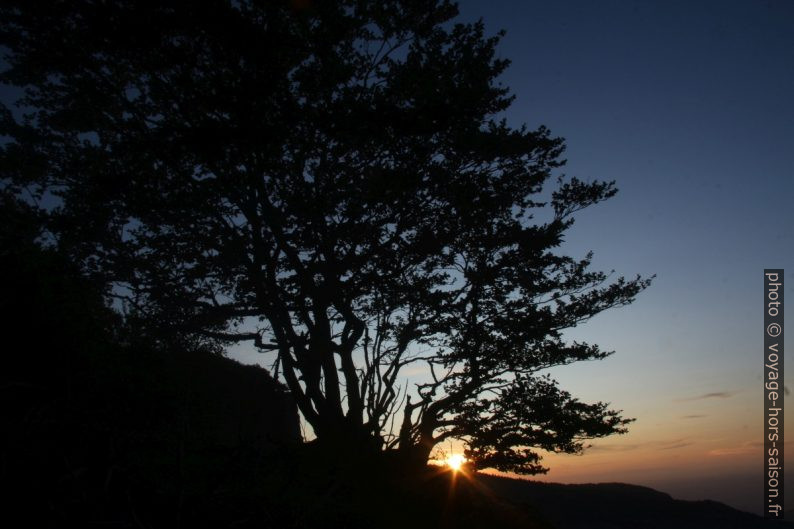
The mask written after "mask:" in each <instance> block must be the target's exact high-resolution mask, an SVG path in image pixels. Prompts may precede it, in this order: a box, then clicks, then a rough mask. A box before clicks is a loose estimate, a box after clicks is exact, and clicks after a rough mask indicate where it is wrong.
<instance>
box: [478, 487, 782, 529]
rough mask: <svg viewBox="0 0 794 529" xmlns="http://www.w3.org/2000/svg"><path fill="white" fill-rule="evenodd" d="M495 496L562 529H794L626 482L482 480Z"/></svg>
mask: <svg viewBox="0 0 794 529" xmlns="http://www.w3.org/2000/svg"><path fill="white" fill-rule="evenodd" d="M478 479H479V480H480V482H481V483H482V484H483V485H484V486H485V487H486V488H487V489H488V490H490V491H491V492H492V493H493V494H495V495H496V496H498V497H500V498H502V499H505V500H508V501H510V502H512V503H514V504H517V505H524V506H525V507H528V508H530V509H532V510H534V511H536V512H539V513H541V515H542V517H543V518H544V519H546V520H547V521H548V522H549V523H551V524H552V525H554V526H556V527H558V528H559V529H624V528H625V529H690V528H691V529H710V528H714V529H718V528H719V529H732V528H735V529H753V528H756V527H757V528H759V529H761V528H766V529H768V528H772V527H779V528H794V523H791V522H777V523H776V522H774V521H769V520H764V519H763V518H761V517H759V516H756V515H754V514H750V513H746V512H742V511H738V510H736V509H733V508H732V507H728V506H727V505H724V504H722V503H718V502H714V501H683V500H675V499H673V498H672V497H671V496H670V495H668V494H665V493H663V492H659V491H656V490H654V489H650V488H647V487H640V486H637V485H627V484H623V483H601V484H584V485H563V484H558V483H544V482H538V481H528V480H518V479H510V478H504V477H498V476H489V475H479V476H478Z"/></svg>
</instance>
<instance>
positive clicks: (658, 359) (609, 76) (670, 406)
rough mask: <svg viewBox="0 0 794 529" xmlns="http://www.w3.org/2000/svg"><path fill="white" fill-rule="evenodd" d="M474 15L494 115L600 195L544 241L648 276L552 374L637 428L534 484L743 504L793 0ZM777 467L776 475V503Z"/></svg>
mask: <svg viewBox="0 0 794 529" xmlns="http://www.w3.org/2000/svg"><path fill="white" fill-rule="evenodd" d="M479 16H482V17H483V18H484V20H485V23H486V27H487V29H488V31H489V32H490V33H494V32H496V31H497V30H498V29H500V28H501V29H505V30H506V31H507V35H506V37H505V38H504V40H503V41H502V44H501V46H500V48H499V49H500V52H501V55H502V56H503V57H504V58H509V59H511V60H512V66H511V67H510V68H509V70H508V71H507V72H506V74H505V75H504V77H503V81H504V83H505V84H506V85H507V86H509V87H511V89H512V90H513V92H514V93H515V95H516V96H517V97H516V101H515V104H514V105H513V107H512V109H511V110H510V111H509V112H508V113H507V115H506V118H507V119H508V120H509V121H510V122H511V123H512V124H515V125H520V124H521V123H527V124H528V125H529V126H532V127H534V126H537V125H540V124H544V125H547V126H548V127H549V128H551V130H552V132H554V133H555V134H557V135H559V136H562V137H564V138H566V140H567V144H568V151H567V153H566V157H567V159H568V165H567V168H566V171H565V172H566V173H567V174H569V175H576V176H579V177H582V178H591V179H592V178H597V179H606V180H611V179H615V180H616V181H617V185H618V187H619V189H620V193H619V194H618V195H617V196H616V197H615V198H614V199H612V200H610V201H608V202H606V203H604V204H601V205H599V206H597V207H595V208H591V209H589V210H586V211H584V212H583V213H582V214H581V215H580V216H579V219H578V221H577V224H576V225H575V226H574V228H573V229H572V230H571V232H570V234H569V237H568V239H567V241H566V245H565V247H564V250H565V251H566V252H567V253H569V254H570V255H580V256H581V255H583V254H584V253H585V252H586V251H587V250H590V249H592V250H594V252H595V261H594V264H595V265H596V267H598V268H599V269H602V270H607V271H608V270H611V269H615V270H616V273H617V274H624V275H627V276H632V275H634V274H636V273H640V274H642V275H652V274H656V275H657V278H656V280H655V282H654V284H653V285H652V286H651V288H650V289H648V290H647V291H645V292H644V293H642V294H641V295H640V296H639V298H638V299H637V301H636V302H635V303H634V304H633V305H631V306H629V307H626V308H621V309H614V310H611V311H609V312H606V313H603V314H601V315H599V316H598V317H596V318H594V319H593V320H591V321H590V322H589V323H588V324H586V325H584V326H582V327H579V328H577V329H575V330H574V331H572V332H570V333H568V336H569V337H571V338H576V339H581V340H587V341H590V342H593V343H597V344H600V345H601V346H602V347H603V348H604V349H611V350H614V351H615V354H614V355H613V356H612V357H610V358H608V359H606V360H604V361H601V362H590V363H584V364H579V365H572V366H567V367H563V368H559V369H557V370H555V371H554V373H553V374H554V376H555V377H556V378H557V379H558V380H559V381H560V383H561V385H562V387H563V388H565V389H567V390H569V391H571V392H572V393H573V394H574V395H576V396H578V397H580V398H582V399H583V400H586V401H598V400H601V401H607V402H610V403H612V405H613V407H615V408H617V409H622V410H624V412H625V415H626V416H629V417H634V418H636V419H637V421H636V422H635V423H634V424H632V425H631V431H630V433H629V434H627V435H624V436H620V437H610V438H606V439H602V440H599V441H595V442H594V443H593V444H594V446H593V448H591V449H590V450H589V451H588V452H587V453H586V454H585V455H583V456H554V455H548V456H547V457H546V458H545V463H546V464H548V465H549V466H550V467H551V471H550V472H549V474H548V475H546V476H544V477H542V478H541V479H545V480H550V481H558V482H606V481H622V482H628V483H635V484H642V485H648V486H652V487H654V488H657V489H659V490H662V491H664V492H668V493H670V494H671V495H673V496H674V497H676V498H683V499H705V498H709V499H715V500H719V501H723V502H726V503H728V504H730V505H733V506H735V507H739V508H742V509H744V510H749V511H754V512H759V513H760V509H761V502H762V495H763V485H762V472H763V466H762V452H763V450H762V424H763V422H762V405H763V403H762V382H761V377H762V369H763V363H762V349H763V336H762V331H763V325H762V322H763V314H762V299H763V291H762V284H763V269H764V268H786V281H787V285H786V294H787V296H788V298H789V299H790V300H794V297H792V295H791V292H792V286H794V208H792V206H791V203H792V200H794V178H793V177H792V176H793V174H794V98H792V94H794V4H793V3H791V2H785V1H782V0H780V1H771V2H761V1H749V0H747V1H743V2H726V1H716V0H715V1H711V2H704V1H696V2H691V1H673V2H630V1H622V2H611V1H599V2H590V1H579V2H553V3H552V2H533V3H532V5H531V7H530V6H529V5H526V6H523V5H520V4H519V3H516V2H508V1H489V2H476V1H467V2H463V3H462V4H461V20H474V19H476V18H477V17H479ZM792 313H794V308H790V309H789V310H788V316H787V318H786V322H787V325H788V327H789V328H791V315H792ZM237 356H238V358H240V359H242V360H244V361H253V360H255V358H256V356H255V355H249V354H244V353H242V352H241V353H238V355H237ZM793 366H794V365H793ZM792 375H794V367H790V368H789V370H788V375H787V376H786V381H787V382H786V383H787V385H788V386H789V387H794V385H793V384H792ZM791 405H792V404H791V403H790V402H789V404H788V406H789V407H790V406H791ZM791 413H792V410H789V412H788V414H787V415H788V417H791ZM787 424H788V425H789V428H788V432H790V433H789V437H790V439H789V443H787V444H789V445H790V443H791V441H792V440H794V428H792V427H791V422H790V421H787ZM788 456H789V457H788V460H789V461H791V460H793V459H794V457H792V456H794V447H791V448H789V449H788ZM792 478H794V466H792V467H791V470H790V471H789V472H788V479H787V481H788V482H789V486H788V487H787V490H788V491H789V493H790V494H789V500H788V502H787V504H788V507H789V508H791V507H792V505H794V495H791V494H792V493H794V481H792Z"/></svg>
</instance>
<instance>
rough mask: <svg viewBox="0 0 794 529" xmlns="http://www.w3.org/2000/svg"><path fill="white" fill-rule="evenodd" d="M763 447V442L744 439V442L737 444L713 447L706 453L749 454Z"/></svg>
mask: <svg viewBox="0 0 794 529" xmlns="http://www.w3.org/2000/svg"><path fill="white" fill-rule="evenodd" d="M762 447H763V443H760V442H758V441H745V442H744V443H742V444H740V445H738V446H728V447H724V448H715V449H714V450H709V451H708V452H707V455H710V456H716V457H721V456H736V455H741V454H751V453H758V452H759V451H761V449H762Z"/></svg>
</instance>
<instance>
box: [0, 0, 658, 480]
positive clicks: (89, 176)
mask: <svg viewBox="0 0 794 529" xmlns="http://www.w3.org/2000/svg"><path fill="white" fill-rule="evenodd" d="M1 9H2V11H0V20H2V22H0V45H2V46H4V47H5V48H6V50H8V53H7V56H6V60H7V63H8V65H9V66H8V68H7V69H6V71H5V72H4V73H3V74H2V81H3V82H5V83H8V84H11V85H16V86H19V87H23V88H24V89H25V96H24V97H23V98H22V99H21V100H20V102H19V104H18V107H19V108H18V109H17V110H16V111H14V112H12V109H11V107H8V108H5V109H4V111H3V112H4V114H3V117H2V130H0V134H2V135H4V136H6V137H7V138H9V140H8V141H7V142H6V143H5V144H4V145H3V146H2V154H1V158H0V159H2V171H3V173H2V178H3V182H4V185H5V187H6V189H7V190H8V191H9V192H12V193H15V194H17V195H18V196H21V197H28V199H29V200H30V199H31V197H32V198H33V199H35V200H37V201H39V203H40V204H41V207H42V210H43V211H44V214H45V216H46V226H47V230H48V233H49V234H50V237H51V240H52V241H55V242H56V243H57V244H58V245H59V246H60V248H61V249H62V251H64V252H68V254H69V255H71V256H72V258H73V259H74V260H75V262H77V263H79V264H80V266H81V267H82V269H83V270H84V271H85V273H87V274H91V275H95V276H96V277H98V278H101V279H102V280H103V281H104V282H105V283H106V284H107V285H108V290H107V293H108V296H109V297H111V298H115V299H116V300H117V301H120V302H122V303H123V306H124V307H125V310H127V311H128V312H131V313H134V314H136V315H137V317H139V318H142V319H143V320H144V321H146V322H147V324H148V326H149V329H148V331H147V332H150V333H152V334H157V333H161V334H162V335H164V336H165V335H168V336H171V337H174V336H177V337H180V338H182V339H193V340H195V339H201V340H207V341H212V342H221V343H235V342H240V341H249V342H250V343H252V344H253V345H254V346H255V347H257V348H258V349H259V350H260V351H261V352H263V353H265V354H267V355H269V357H270V358H271V359H272V360H273V363H272V367H271V371H272V373H273V374H274V375H275V376H277V377H281V379H283V380H284V381H285V383H286V384H287V386H288V387H289V389H290V391H291V392H292V394H293V396H294V398H295V399H296V401H297V404H298V407H299V409H300V411H301V413H302V415H303V417H304V418H305V419H306V421H307V422H308V423H309V424H310V425H311V427H312V428H313V430H314V433H315V434H316V436H317V439H318V441H319V442H320V444H322V445H327V446H331V447H334V448H337V449H338V448H340V447H346V448H347V449H350V450H351V452H360V451H377V450H384V449H396V450H397V451H398V453H399V454H402V455H403V456H404V457H406V458H407V460H408V461H411V462H415V463H418V464H424V462H425V461H426V460H427V458H428V456H429V454H430V452H431V450H432V448H433V446H434V445H435V444H437V443H439V442H440V441H443V440H446V439H449V438H457V439H462V440H464V441H465V442H467V443H468V447H469V451H468V455H469V457H470V458H472V459H473V461H474V463H475V464H476V465H478V466H494V467H497V468H500V469H504V470H515V471H518V472H526V473H534V472H538V471H542V470H543V468H542V467H541V466H540V465H539V463H538V461H539V457H538V455H537V454H536V453H535V452H534V451H533V448H538V447H539V448H543V449H546V450H553V451H565V452H576V451H579V450H581V449H582V446H583V444H582V443H583V440H585V439H589V438H593V437H599V436H604V435H608V434H612V433H622V432H624V431H625V425H626V424H627V423H628V422H629V420H627V419H624V418H622V417H621V416H620V414H619V412H616V411H613V410H610V409H609V408H608V407H607V405H606V404H604V403H596V404H585V403H582V402H579V401H578V400H577V399H575V398H573V397H572V396H571V395H570V394H568V393H566V392H564V391H562V390H560V389H559V388H558V387H557V386H556V384H555V383H554V381H552V380H551V379H549V378H547V377H542V376H540V373H541V372H542V371H543V370H544V369H547V368H549V367H553V366H559V365H565V364H569V363H572V362H575V361H579V360H588V359H600V358H604V357H605V356H607V355H608V354H609V353H608V352H604V351H601V350H600V349H599V348H598V347H597V346H596V345H590V344H585V343H578V342H572V343H567V342H565V341H564V340H563V338H562V335H561V333H562V331H563V330H565V329H568V328H571V327H574V326H576V325H577V324H579V323H581V322H583V321H586V320H587V319H589V318H590V317H592V316H593V315H595V314H598V313H599V312H601V311H603V310H605V309H608V308H611V307H616V306H621V305H625V304H628V303H630V302H631V301H632V300H633V298H634V296H635V295H636V294H637V293H638V292H639V291H641V290H642V289H643V288H645V287H646V286H647V285H648V284H649V280H647V279H642V278H640V277H639V276H638V277H637V278H635V279H631V280H626V279H624V278H622V277H621V278H617V279H614V280H612V281H611V282H610V281H609V278H608V275H607V274H605V273H602V272H597V271H592V270H591V269H590V260H591V256H590V255H587V256H585V257H584V258H582V259H575V258H572V257H569V256H565V255H562V254H560V253H559V252H558V251H557V248H558V247H559V245H560V244H561V243H562V242H563V235H564V233H565V231H566V230H567V229H568V228H569V227H570V226H571V224H572V223H573V215H574V214H575V213H576V212H577V211H579V210H581V209H582V208H585V207H588V206H590V205H593V204H596V203H598V202H600V201H602V200H605V199H607V198H609V197H611V196H613V195H614V193H615V192H616V191H615V188H614V185H613V183H612V182H591V183H587V182H584V181H581V180H578V179H576V178H563V177H559V178H558V179H557V185H556V187H554V188H553V189H551V190H550V189H549V188H548V186H547V185H546V184H548V183H549V181H550V180H551V181H553V180H554V176H553V174H552V173H553V172H554V170H555V169H556V168H558V167H560V166H561V165H562V164H563V163H564V162H563V160H562V159H561V154H562V152H563V149H564V144H563V141H562V140H561V139H559V138H555V137H552V136H551V135H550V133H549V131H548V130H547V129H545V128H543V127H541V128H539V129H537V130H530V129H528V128H527V127H525V126H523V127H520V128H513V127H510V126H509V125H508V124H507V123H506V121H505V120H504V119H502V118H500V116H501V114H502V113H503V112H504V111H505V110H506V109H508V107H509V105H510V103H511V101H512V96H511V95H510V94H509V91H508V89H507V88H505V87H503V86H501V84H500V83H499V82H498V77H499V75H500V74H501V73H502V72H503V71H504V69H505V68H506V67H507V64H508V61H506V60H502V59H498V58H496V55H495V47H496V45H497V42H498V36H497V37H486V36H485V35H484V30H483V24H482V23H481V22H478V23H473V24H455V23H453V22H452V19H453V18H454V16H455V15H456V14H457V10H456V7H455V6H454V4H451V3H449V2H446V1H437V2H411V1H407V0H394V1H382V2H361V1H352V0H349V1H340V2H292V3H287V2H258V1H240V2H196V3H181V2H170V1H166V2H159V3H155V4H151V5H149V4H146V3H140V2H133V1H117V2H108V3H96V2H90V1H75V2H69V3H58V2H52V3H47V2H45V3H28V2H6V3H4V5H3V7H2V8H1ZM541 219H542V220H541ZM417 366H421V367H422V368H423V373H424V375H423V376H422V377H420V378H418V379H415V380H413V381H411V380H409V379H406V377H405V376H404V372H405V371H406V368H410V369H411V370H412V371H414V372H416V369H415V368H416V367H417Z"/></svg>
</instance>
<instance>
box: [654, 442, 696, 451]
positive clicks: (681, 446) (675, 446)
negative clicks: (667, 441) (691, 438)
mask: <svg viewBox="0 0 794 529" xmlns="http://www.w3.org/2000/svg"><path fill="white" fill-rule="evenodd" d="M691 444H692V443H691V442H686V443H675V444H672V445H670V446H662V447H660V448H659V450H675V449H676V448H684V447H685V446H689V445H691Z"/></svg>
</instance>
